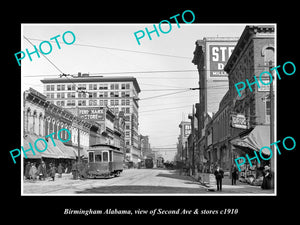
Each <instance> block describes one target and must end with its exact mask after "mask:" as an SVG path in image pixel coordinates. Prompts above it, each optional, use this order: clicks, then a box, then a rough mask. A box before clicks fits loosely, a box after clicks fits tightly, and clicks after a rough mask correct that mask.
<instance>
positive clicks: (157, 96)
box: [139, 90, 190, 101]
mask: <svg viewBox="0 0 300 225" xmlns="http://www.w3.org/2000/svg"><path fill="white" fill-rule="evenodd" d="M187 91H190V90H184V91H177V92H173V93H168V94H163V95H156V96H152V97H147V98H142V99H139V100H140V101H141V100H148V99H153V98H159V97H163V96H168V95H175V94H179V93H183V92H187Z"/></svg>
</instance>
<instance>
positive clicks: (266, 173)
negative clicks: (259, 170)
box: [214, 165, 273, 191]
mask: <svg viewBox="0 0 300 225" xmlns="http://www.w3.org/2000/svg"><path fill="white" fill-rule="evenodd" d="M214 175H215V178H216V182H217V191H222V179H223V178H224V171H223V170H222V169H221V168H220V167H219V166H217V167H216V170H215V171H214ZM237 179H238V169H237V168H236V166H235V165H234V166H233V168H232V171H231V185H236V180H237ZM272 179H273V176H272V173H271V170H270V167H269V166H265V167H264V170H263V181H262V185H261V188H262V189H272Z"/></svg>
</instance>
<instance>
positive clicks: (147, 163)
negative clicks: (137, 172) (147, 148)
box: [145, 156, 153, 169]
mask: <svg viewBox="0 0 300 225" xmlns="http://www.w3.org/2000/svg"><path fill="white" fill-rule="evenodd" d="M145 167H146V168H148V169H149V168H153V158H152V157H149V156H148V157H147V158H146V159H145Z"/></svg>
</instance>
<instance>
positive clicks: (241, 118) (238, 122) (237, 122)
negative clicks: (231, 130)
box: [231, 114, 249, 129]
mask: <svg viewBox="0 0 300 225" xmlns="http://www.w3.org/2000/svg"><path fill="white" fill-rule="evenodd" d="M248 125H249V123H248V120H247V118H246V117H245V115H243V114H237V115H231V126H232V127H235V128H241V129H248V127H249V126H248Z"/></svg>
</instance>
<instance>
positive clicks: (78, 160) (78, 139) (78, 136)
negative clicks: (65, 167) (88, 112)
mask: <svg viewBox="0 0 300 225" xmlns="http://www.w3.org/2000/svg"><path fill="white" fill-rule="evenodd" d="M77 116H78V117H79V107H78V106H77ZM77 142H78V159H77V162H78V164H79V163H80V125H79V124H78V135H77Z"/></svg>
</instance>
